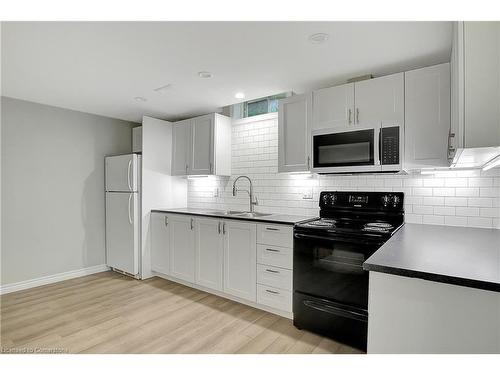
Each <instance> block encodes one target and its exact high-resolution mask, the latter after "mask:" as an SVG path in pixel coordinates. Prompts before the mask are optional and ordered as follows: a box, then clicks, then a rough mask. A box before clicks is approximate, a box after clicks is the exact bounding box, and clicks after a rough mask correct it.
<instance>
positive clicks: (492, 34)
mask: <svg viewBox="0 0 500 375" xmlns="http://www.w3.org/2000/svg"><path fill="white" fill-rule="evenodd" d="M463 27H464V33H463V35H464V51H465V55H464V73H465V82H464V89H465V97H464V100H465V106H464V121H465V133H464V136H465V147H492V146H493V147H496V146H500V22H465V23H464V26H463Z"/></svg>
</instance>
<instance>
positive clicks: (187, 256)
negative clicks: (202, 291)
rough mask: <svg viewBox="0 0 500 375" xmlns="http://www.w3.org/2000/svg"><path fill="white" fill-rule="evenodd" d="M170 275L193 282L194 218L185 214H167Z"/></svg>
mask: <svg viewBox="0 0 500 375" xmlns="http://www.w3.org/2000/svg"><path fill="white" fill-rule="evenodd" d="M168 225H169V226H170V275H171V276H173V277H176V278H178V279H181V280H184V281H188V282H191V283H192V282H194V269H195V248H194V242H195V241H194V239H195V236H194V218H193V217H191V216H187V215H169V218H168Z"/></svg>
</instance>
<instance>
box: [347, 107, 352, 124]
mask: <svg viewBox="0 0 500 375" xmlns="http://www.w3.org/2000/svg"><path fill="white" fill-rule="evenodd" d="M348 113H349V125H351V123H352V121H351V115H352V110H351V108H349V111H348Z"/></svg>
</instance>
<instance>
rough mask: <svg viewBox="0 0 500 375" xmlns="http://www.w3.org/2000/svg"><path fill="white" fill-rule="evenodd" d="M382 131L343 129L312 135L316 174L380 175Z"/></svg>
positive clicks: (376, 129)
mask: <svg viewBox="0 0 500 375" xmlns="http://www.w3.org/2000/svg"><path fill="white" fill-rule="evenodd" d="M379 133H380V127H366V128H365V127H341V128H331V129H321V130H315V131H313V132H312V149H313V168H312V171H313V172H316V173H352V172H377V171H380V170H381V167H380V158H379Z"/></svg>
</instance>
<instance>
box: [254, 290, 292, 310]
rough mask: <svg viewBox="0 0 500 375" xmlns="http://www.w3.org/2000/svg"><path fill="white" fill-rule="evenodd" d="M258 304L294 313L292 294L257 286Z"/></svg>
mask: <svg viewBox="0 0 500 375" xmlns="http://www.w3.org/2000/svg"><path fill="white" fill-rule="evenodd" d="M257 303H260V304H262V305H266V306H269V307H272V308H274V309H278V310H283V311H288V312H291V311H292V292H290V291H288V290H283V289H280V288H275V287H271V286H266V285H260V284H257Z"/></svg>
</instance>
